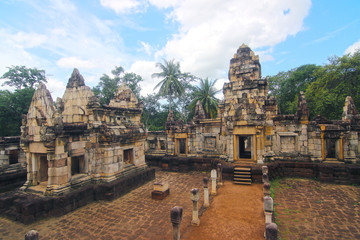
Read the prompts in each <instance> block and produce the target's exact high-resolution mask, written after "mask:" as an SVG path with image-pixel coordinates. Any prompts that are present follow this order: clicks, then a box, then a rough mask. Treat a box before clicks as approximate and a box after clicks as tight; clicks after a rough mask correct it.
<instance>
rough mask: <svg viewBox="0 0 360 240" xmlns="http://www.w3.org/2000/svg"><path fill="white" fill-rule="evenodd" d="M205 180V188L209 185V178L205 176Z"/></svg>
mask: <svg viewBox="0 0 360 240" xmlns="http://www.w3.org/2000/svg"><path fill="white" fill-rule="evenodd" d="M203 182H204V188H207V187H208V183H209V178H207V177H204V178H203Z"/></svg>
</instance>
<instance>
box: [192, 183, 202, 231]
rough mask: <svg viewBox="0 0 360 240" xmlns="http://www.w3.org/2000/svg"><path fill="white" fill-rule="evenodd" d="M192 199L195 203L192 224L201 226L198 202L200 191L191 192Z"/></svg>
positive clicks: (195, 189) (193, 190)
mask: <svg viewBox="0 0 360 240" xmlns="http://www.w3.org/2000/svg"><path fill="white" fill-rule="evenodd" d="M190 199H191V201H192V202H193V214H192V220H191V224H192V225H196V226H199V225H200V219H199V209H198V201H199V199H200V194H199V189H197V188H194V189H191V191H190Z"/></svg>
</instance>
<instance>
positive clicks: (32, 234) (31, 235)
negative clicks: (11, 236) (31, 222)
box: [25, 230, 39, 240]
mask: <svg viewBox="0 0 360 240" xmlns="http://www.w3.org/2000/svg"><path fill="white" fill-rule="evenodd" d="M25 240H39V233H38V232H37V231H35V230H31V231H29V232H27V233H26V234H25Z"/></svg>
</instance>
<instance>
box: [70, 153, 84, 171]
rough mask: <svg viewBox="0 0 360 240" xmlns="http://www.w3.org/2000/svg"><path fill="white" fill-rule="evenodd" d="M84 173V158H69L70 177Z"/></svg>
mask: <svg viewBox="0 0 360 240" xmlns="http://www.w3.org/2000/svg"><path fill="white" fill-rule="evenodd" d="M80 173H85V159H84V156H76V157H71V175H75V174H80Z"/></svg>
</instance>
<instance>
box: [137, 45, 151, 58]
mask: <svg viewBox="0 0 360 240" xmlns="http://www.w3.org/2000/svg"><path fill="white" fill-rule="evenodd" d="M140 44H141V48H140V49H138V52H145V53H146V54H147V55H149V56H150V55H151V54H152V53H153V47H152V46H151V45H150V44H149V43H146V42H143V41H140Z"/></svg>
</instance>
